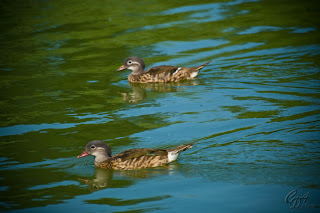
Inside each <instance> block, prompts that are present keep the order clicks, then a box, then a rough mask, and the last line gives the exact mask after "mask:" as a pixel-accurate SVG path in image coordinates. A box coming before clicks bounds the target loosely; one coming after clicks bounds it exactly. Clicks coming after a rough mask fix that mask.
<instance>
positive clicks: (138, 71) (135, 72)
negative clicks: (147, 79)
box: [131, 66, 144, 75]
mask: <svg viewBox="0 0 320 213" xmlns="http://www.w3.org/2000/svg"><path fill="white" fill-rule="evenodd" d="M143 72H144V70H143V68H142V67H141V66H134V67H133V68H132V72H131V74H132V75H141V74H142V73H143Z"/></svg>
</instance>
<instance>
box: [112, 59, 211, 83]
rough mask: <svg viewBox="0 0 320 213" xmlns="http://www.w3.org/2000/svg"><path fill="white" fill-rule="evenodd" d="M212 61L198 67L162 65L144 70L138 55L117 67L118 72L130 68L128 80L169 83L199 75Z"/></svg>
mask: <svg viewBox="0 0 320 213" xmlns="http://www.w3.org/2000/svg"><path fill="white" fill-rule="evenodd" d="M210 62H211V61H208V62H207V63H205V64H202V65H200V66H197V67H177V66H170V65H162V66H157V67H151V68H150V69H148V70H147V71H144V69H145V64H144V61H143V60H142V59H141V58H139V57H137V56H131V57H129V58H126V59H125V60H124V63H123V64H122V65H121V66H120V67H119V68H118V69H117V72H119V71H122V70H125V69H129V70H131V73H130V75H129V76H128V81H129V82H132V83H167V82H178V81H181V80H190V79H194V78H195V77H197V76H198V73H199V71H200V70H201V69H202V68H203V67H204V66H206V65H208V64H209V63H210Z"/></svg>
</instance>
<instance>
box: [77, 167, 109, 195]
mask: <svg viewBox="0 0 320 213" xmlns="http://www.w3.org/2000/svg"><path fill="white" fill-rule="evenodd" d="M112 178H113V170H111V169H101V168H95V178H94V179H85V178H79V180H80V181H82V182H84V183H85V184H87V185H88V188H89V190H90V191H97V190H100V189H104V188H109V187H110V186H111V182H112Z"/></svg>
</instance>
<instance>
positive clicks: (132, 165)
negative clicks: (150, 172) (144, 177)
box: [77, 140, 193, 170]
mask: <svg viewBox="0 0 320 213" xmlns="http://www.w3.org/2000/svg"><path fill="white" fill-rule="evenodd" d="M192 145H193V143H189V144H186V145H181V146H178V147H176V148H172V149H147V148H140V149H129V150H126V151H123V152H121V153H119V154H117V155H114V156H111V149H110V147H109V145H108V144H106V143H104V142H103V141H99V140H94V141H90V142H89V143H88V144H87V145H86V149H85V150H84V151H83V152H82V154H81V155H78V157H77V158H82V157H85V156H88V155H93V156H95V161H94V165H95V166H97V167H100V168H104V169H123V170H131V169H142V168H147V167H156V166H162V165H165V164H167V163H170V162H172V161H174V160H176V159H177V157H178V155H179V153H180V152H182V151H185V150H187V149H189V148H191V147H192Z"/></svg>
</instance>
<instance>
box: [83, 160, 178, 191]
mask: <svg viewBox="0 0 320 213" xmlns="http://www.w3.org/2000/svg"><path fill="white" fill-rule="evenodd" d="M178 166H179V165H178V163H177V162H173V163H171V164H167V165H164V166H161V167H155V168H147V169H137V170H112V169H101V168H98V167H96V168H95V177H94V178H93V179H86V178H78V179H79V180H80V181H81V182H84V183H85V184H87V185H88V188H89V190H90V191H98V190H101V189H106V188H111V185H112V187H128V186H130V185H132V184H134V181H132V180H128V178H135V179H143V178H152V177H155V176H159V175H161V174H164V175H168V174H169V175H172V174H174V173H175V172H176V171H177V167H178ZM114 177H115V178H116V179H117V180H115V181H112V180H113V178H114ZM112 182H113V184H112Z"/></svg>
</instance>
